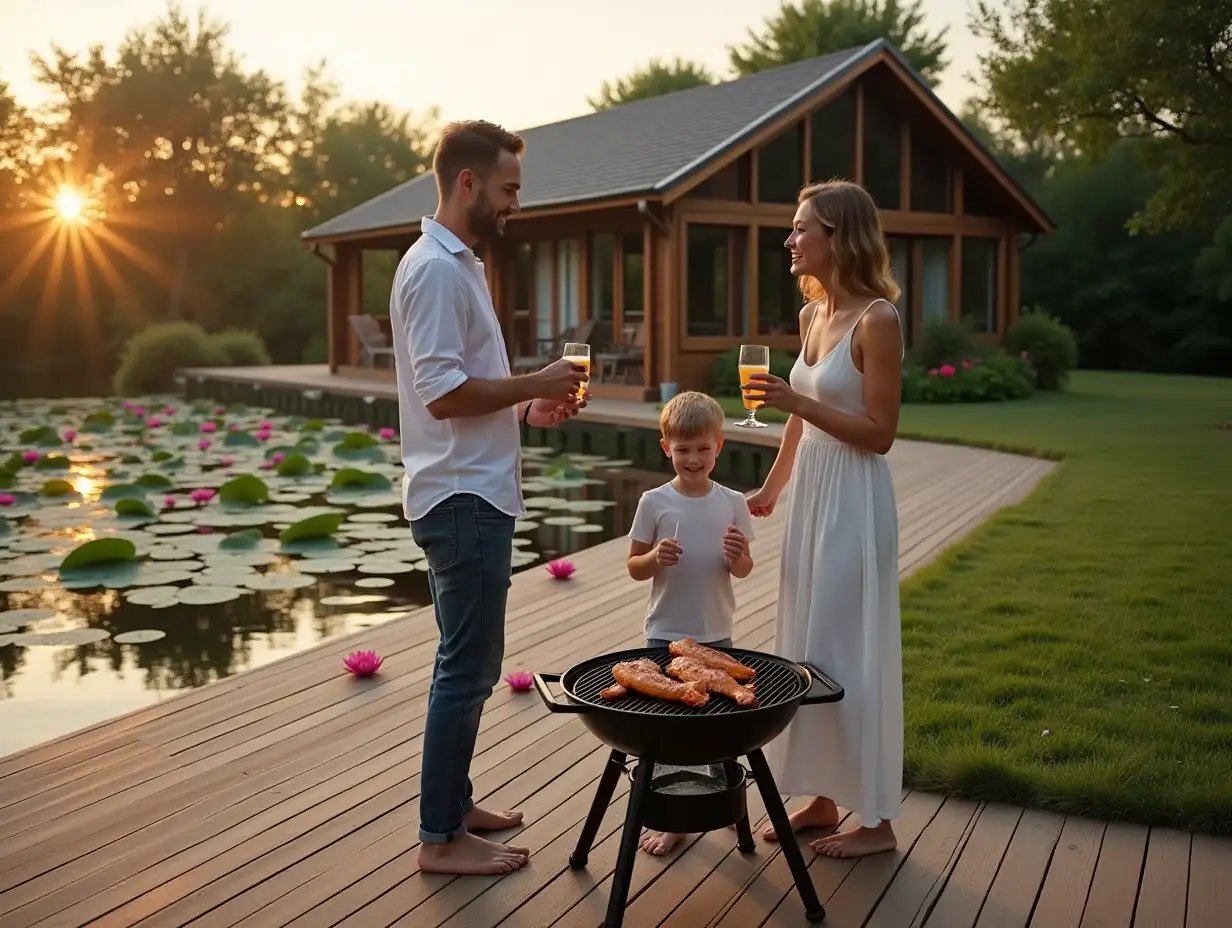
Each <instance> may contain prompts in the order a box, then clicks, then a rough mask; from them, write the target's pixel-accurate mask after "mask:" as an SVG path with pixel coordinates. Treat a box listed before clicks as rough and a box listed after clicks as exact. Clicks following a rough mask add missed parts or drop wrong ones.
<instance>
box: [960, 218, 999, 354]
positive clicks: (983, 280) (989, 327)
mask: <svg viewBox="0 0 1232 928" xmlns="http://www.w3.org/2000/svg"><path fill="white" fill-rule="evenodd" d="M962 309H963V318H964V319H967V320H968V321H969V322H970V323H971V328H972V330H973V331H975V332H996V331H997V240H996V239H995V238H964V239H963V248H962Z"/></svg>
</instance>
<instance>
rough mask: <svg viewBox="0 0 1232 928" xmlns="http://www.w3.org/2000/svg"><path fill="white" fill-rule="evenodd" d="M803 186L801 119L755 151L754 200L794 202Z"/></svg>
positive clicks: (802, 134)
mask: <svg viewBox="0 0 1232 928" xmlns="http://www.w3.org/2000/svg"><path fill="white" fill-rule="evenodd" d="M803 186H804V120H803V119H802V120H800V121H799V122H797V123H796V124H795V125H793V126H791V127H790V128H789V129H786V130H784V131H783V132H781V133H779V134H778V135H776V136H775V137H774V138H772V139H771V140H770V141H769V142H767V143H766V144H765V145H763V146H762V147H761V148H760V149H758V152H757V199H758V202H760V203H795V202H796V198H797V197H798V196H799V194H800V188H801V187H803Z"/></svg>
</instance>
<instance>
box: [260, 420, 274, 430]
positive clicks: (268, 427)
mask: <svg viewBox="0 0 1232 928" xmlns="http://www.w3.org/2000/svg"><path fill="white" fill-rule="evenodd" d="M273 428H274V423H272V422H262V423H261V431H262V432H269V431H271V430H272V429H273Z"/></svg>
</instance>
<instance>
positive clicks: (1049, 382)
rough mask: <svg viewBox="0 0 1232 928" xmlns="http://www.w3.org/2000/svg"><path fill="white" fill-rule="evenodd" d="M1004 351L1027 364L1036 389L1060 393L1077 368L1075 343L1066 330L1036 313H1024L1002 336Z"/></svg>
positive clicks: (1037, 311) (1042, 314)
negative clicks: (1033, 377)
mask: <svg viewBox="0 0 1232 928" xmlns="http://www.w3.org/2000/svg"><path fill="white" fill-rule="evenodd" d="M1005 348H1006V350H1007V351H1008V352H1009V353H1010V354H1012V355H1013V356H1014V357H1016V358H1019V359H1021V360H1023V361H1026V362H1028V363H1030V365H1031V369H1032V370H1033V371H1034V374H1035V386H1036V387H1037V388H1038V389H1040V390H1063V389H1065V384H1066V381H1068V380H1069V372H1070V371H1072V370H1073V369H1074V368H1075V367H1077V366H1078V340H1077V338H1075V337H1074V332H1073V330H1072V329H1070V328H1069V327H1068V326H1066V325H1064V324H1062V323H1061V322H1059V321H1058V320H1056V319H1054V318H1052V317H1051V316H1049V315H1048V314H1047V313H1044V312H1041V311H1039V310H1034V311H1029V312H1024V313H1023V314H1022V316H1021V318H1019V320H1018V321H1017V322H1015V323H1014V325H1013V326H1011V328H1010V330H1009V331H1008V332H1007V333H1005Z"/></svg>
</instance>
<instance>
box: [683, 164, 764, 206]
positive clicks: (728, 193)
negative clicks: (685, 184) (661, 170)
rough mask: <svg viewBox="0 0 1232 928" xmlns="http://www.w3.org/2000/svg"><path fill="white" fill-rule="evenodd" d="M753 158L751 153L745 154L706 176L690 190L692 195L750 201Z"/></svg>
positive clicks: (710, 198) (705, 198)
mask: <svg viewBox="0 0 1232 928" xmlns="http://www.w3.org/2000/svg"><path fill="white" fill-rule="evenodd" d="M752 162H753V159H752V156H751V155H749V154H747V153H746V154H743V155H741V156H740V157H739V158H737V159H736V160H735V161H734V162H733V163H732V164H729V165H728V166H727V167H725V168H723V170H721V171H719V172H718V173H716V174H713V175H711V176H710V177H708V178H706V179H705V180H704V181H702V182H701V183H700V184H698V185H697V186H696V187H694V188H693V189H692V190H690V191H689V193H688V195H689V196H691V197H700V198H701V199H704V200H742V201H744V202H745V203H747V202H748V201H749V195H750V183H749V179H750V178H751V177H752V173H753V172H752V168H751V167H750V165H751V164H752Z"/></svg>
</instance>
